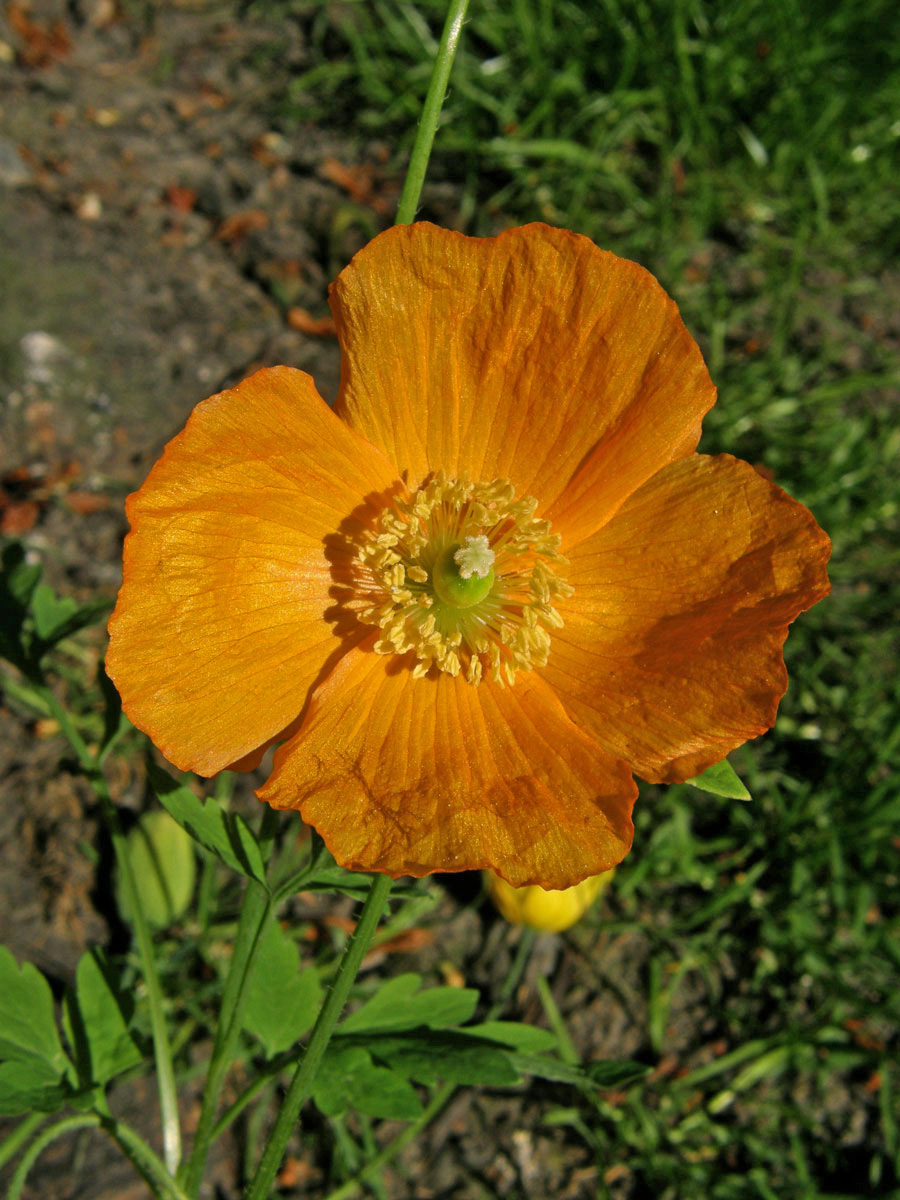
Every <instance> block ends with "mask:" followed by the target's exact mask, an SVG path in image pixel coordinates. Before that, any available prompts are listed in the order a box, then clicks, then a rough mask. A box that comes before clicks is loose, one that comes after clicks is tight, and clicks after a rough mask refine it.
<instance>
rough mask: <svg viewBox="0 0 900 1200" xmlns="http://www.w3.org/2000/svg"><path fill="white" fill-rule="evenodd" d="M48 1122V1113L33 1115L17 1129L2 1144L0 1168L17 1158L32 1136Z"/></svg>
mask: <svg viewBox="0 0 900 1200" xmlns="http://www.w3.org/2000/svg"><path fill="white" fill-rule="evenodd" d="M46 1120H47V1114H46V1113H31V1114H30V1115H29V1116H27V1117H25V1119H24V1120H23V1121H20V1122H19V1124H18V1125H17V1126H16V1127H15V1129H14V1130H13V1131H12V1133H11V1134H9V1136H8V1137H5V1138H4V1139H3V1141H2V1142H0V1168H2V1167H5V1166H6V1164H7V1163H8V1162H9V1160H10V1159H11V1158H15V1157H16V1155H17V1154H18V1153H19V1151H20V1150H21V1148H22V1147H23V1146H24V1145H25V1143H26V1142H27V1141H28V1139H29V1138H30V1137H31V1135H32V1134H33V1133H34V1132H35V1130H36V1129H38V1128H39V1127H40V1126H41V1125H43V1123H44V1122H45V1121H46Z"/></svg>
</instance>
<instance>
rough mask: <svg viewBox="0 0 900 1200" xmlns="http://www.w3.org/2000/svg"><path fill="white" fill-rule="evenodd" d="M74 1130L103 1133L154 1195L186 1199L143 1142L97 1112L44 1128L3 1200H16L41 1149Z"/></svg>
mask: <svg viewBox="0 0 900 1200" xmlns="http://www.w3.org/2000/svg"><path fill="white" fill-rule="evenodd" d="M41 1120H43V1116H41ZM23 1124H24V1122H23ZM76 1129H103V1130H105V1131H106V1132H107V1133H108V1134H109V1136H110V1137H111V1138H112V1139H113V1141H114V1142H115V1143H116V1145H117V1146H118V1147H119V1149H120V1150H121V1151H122V1153H123V1154H124V1155H125V1157H126V1158H127V1159H128V1160H129V1162H131V1163H132V1165H133V1166H134V1167H135V1168H136V1169H137V1171H138V1172H139V1174H140V1175H141V1176H142V1177H143V1178H144V1179H145V1180H146V1182H147V1183H148V1184H149V1185H150V1187H151V1188H152V1189H153V1191H154V1192H155V1193H156V1194H157V1195H158V1196H162V1197H165V1198H166V1200H188V1198H187V1196H186V1195H185V1194H184V1192H182V1191H181V1189H180V1188H179V1187H178V1185H177V1184H176V1183H175V1180H174V1179H173V1178H172V1176H171V1175H170V1174H169V1172H168V1171H167V1170H166V1168H165V1166H164V1165H163V1163H162V1162H161V1161H160V1159H159V1158H157V1156H156V1155H155V1154H154V1153H153V1151H152V1150H151V1149H150V1147H149V1146H148V1145H147V1143H146V1142H145V1141H144V1139H143V1138H142V1137H141V1136H140V1135H139V1134H137V1133H135V1131H134V1130H133V1129H131V1128H130V1127H129V1126H128V1125H123V1124H122V1123H121V1122H120V1121H116V1120H114V1119H113V1118H112V1117H109V1116H106V1115H104V1114H101V1113H85V1115H84V1116H81V1117H64V1118H63V1119H62V1120H61V1121H56V1122H55V1123H54V1124H53V1125H50V1126H48V1127H47V1128H46V1129H45V1130H44V1131H43V1133H42V1134H40V1136H39V1137H36V1138H35V1139H34V1141H33V1142H32V1143H31V1145H30V1146H29V1147H28V1149H27V1150H26V1152H25V1153H24V1154H23V1156H22V1158H21V1160H20V1162H19V1165H18V1167H17V1168H16V1171H15V1174H14V1175H13V1177H12V1181H11V1182H10V1185H9V1191H8V1192H7V1193H6V1200H19V1198H20V1196H21V1194H22V1189H23V1188H24V1186H25V1181H26V1179H27V1178H28V1173H29V1171H30V1170H31V1168H32V1167H33V1166H34V1164H35V1163H36V1162H37V1160H38V1158H39V1157H40V1155H41V1154H42V1153H43V1152H44V1150H46V1148H47V1147H48V1146H49V1145H50V1143H51V1142H55V1141H56V1139H57V1138H60V1137H63V1136H64V1135H65V1134H67V1133H72V1132H73V1131H74V1130H76Z"/></svg>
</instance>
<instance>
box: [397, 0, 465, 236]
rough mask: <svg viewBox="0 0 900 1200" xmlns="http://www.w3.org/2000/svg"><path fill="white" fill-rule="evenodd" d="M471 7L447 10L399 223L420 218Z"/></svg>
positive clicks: (454, 2) (456, 3)
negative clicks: (427, 175) (449, 84)
mask: <svg viewBox="0 0 900 1200" xmlns="http://www.w3.org/2000/svg"><path fill="white" fill-rule="evenodd" d="M468 7H469V0H451V2H450V5H449V7H448V9H447V19H446V20H445V22H444V32H443V33H442V34H441V44H440V45H439V46H438V52H437V56H436V57H435V60H434V68H433V70H432V73H431V82H430V83H429V85H428V94H427V96H426V97H425V104H424V106H423V108H422V116H421V118H420V120H419V128H418V131H417V132H416V140H415V143H414V145H413V149H412V155H411V156H410V160H409V167H408V168H407V171H406V180H405V181H404V184H403V192H402V194H401V196H400V203H399V205H398V206H397V221H396V224H398V225H409V224H411V223H412V222H413V221H414V220H415V219H416V209H417V208H418V207H419V196H420V195H421V194H422V184H423V183H424V182H425V172H426V171H427V169H428V159H429V156H430V154H431V146H432V143H433V142H434V135H435V132H436V131H437V126H438V121H439V120H440V116H441V108H442V106H443V103H444V97H445V95H446V94H447V81H448V80H449V78H450V68H451V67H452V66H453V59H454V57H455V55H456V50H457V47H458V46H459V39H460V35H461V34H462V27H463V21H464V20H465V16H466V9H467V8H468Z"/></svg>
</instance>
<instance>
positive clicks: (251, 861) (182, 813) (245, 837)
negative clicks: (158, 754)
mask: <svg viewBox="0 0 900 1200" xmlns="http://www.w3.org/2000/svg"><path fill="white" fill-rule="evenodd" d="M148 774H149V777H150V786H151V787H152V788H153V791H154V792H155V793H156V796H157V799H158V800H159V802H160V804H162V806H163V807H164V808H165V809H166V811H167V812H168V813H169V814H170V815H171V816H173V817H174V818H175V820H176V821H177V822H178V824H179V825H181V826H183V827H184V828H185V829H186V830H187V831H188V833H189V834H190V835H191V837H192V838H194V839H195V841H198V842H199V843H200V845H201V846H205V847H206V849H207V850H211V851H212V852H213V854H215V855H217V856H218V857H219V858H220V859H221V860H222V862H224V863H225V864H226V865H227V866H229V867H231V868H232V869H233V870H235V871H239V872H240V873H241V874H242V875H248V876H250V878H251V879H256V880H258V881H259V882H260V883H263V884H264V883H265V881H266V872H265V867H264V865H263V861H262V853H261V852H260V849H259V843H258V842H257V840H256V837H255V835H254V834H253V833H252V831H251V830H250V828H249V827H248V825H247V823H246V821H244V820H242V818H241V817H239V816H237V815H236V814H234V813H226V812H225V811H224V809H223V808H222V807H221V806H220V805H219V804H217V803H216V801H215V800H213V799H212V798H210V799H208V800H206V801H205V802H204V801H203V800H199V799H198V798H197V797H196V796H195V795H194V793H193V792H192V791H191V790H190V789H189V788H186V787H185V786H184V785H183V784H181V783H178V782H177V781H176V780H174V779H173V778H172V776H171V775H169V774H168V773H167V772H166V771H164V770H163V769H162V768H161V767H158V766H157V765H156V764H155V763H151V764H150V766H149V768H148Z"/></svg>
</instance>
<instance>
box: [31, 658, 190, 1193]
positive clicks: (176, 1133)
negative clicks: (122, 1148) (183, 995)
mask: <svg viewBox="0 0 900 1200" xmlns="http://www.w3.org/2000/svg"><path fill="white" fill-rule="evenodd" d="M30 682H31V683H32V684H33V685H34V686H35V688H37V689H38V690H39V691H40V694H41V696H42V697H43V699H44V701H45V702H46V704H47V707H48V708H49V709H50V711H51V712H52V714H53V716H54V717H55V718H56V721H57V723H58V724H59V728H60V730H61V732H62V733H63V735H64V736H65V737H66V739H67V741H68V742H69V745H70V746H71V747H72V749H73V750H74V751H75V753H76V755H77V756H78V762H79V765H80V766H81V769H82V771H83V772H84V774H85V775H86V776H87V778H88V779H89V780H90V783H91V786H92V787H93V789H94V794H95V795H96V797H97V799H98V800H99V801H100V810H101V812H102V814H103V819H104V821H105V823H106V827H107V829H108V831H109V835H110V838H111V840H112V844H113V852H114V854H115V857H116V865H117V867H118V869H119V876H120V878H121V881H122V890H123V893H124V896H125V903H126V905H127V906H128V911H129V915H130V919H131V923H132V925H133V927H134V935H135V941H136V942H137V947H138V954H139V956H140V960H141V972H142V974H143V976H144V984H145V986H146V988H147V1000H148V1003H149V1007H150V1029H151V1033H152V1036H153V1054H154V1059H155V1062H156V1079H157V1085H158V1087H159V1107H160V1118H161V1121H162V1133H163V1156H164V1158H165V1162H166V1167H167V1169H168V1170H169V1171H170V1172H171V1173H172V1174H174V1173H175V1170H176V1168H177V1167H178V1162H179V1160H180V1158H181V1126H180V1124H179V1119H178V1093H177V1090H176V1088H175V1070H174V1067H173V1065H172V1051H171V1047H170V1045H169V1034H168V1031H167V1029H166V1017H165V1011H164V1009H163V996H162V988H161V987H160V983H159V974H158V973H157V970H156V958H155V956H154V954H153V938H152V937H151V934H150V927H149V925H148V924H147V920H146V918H145V916H144V910H143V908H142V907H141V903H140V895H139V892H138V887H137V880H136V879H135V876H134V871H133V870H132V867H131V858H130V856H129V853H128V843H127V842H126V840H125V834H124V833H123V832H122V824H121V822H120V821H119V812H118V809H117V808H116V806H115V804H114V802H113V798H112V796H111V795H110V793H109V787H108V785H107V783H106V777H105V776H104V774H103V771H102V769H101V767H100V764H99V762H98V760H97V758H96V757H95V756H94V755H93V754H92V753H91V751H90V749H89V748H88V746H87V745H86V743H85V741H84V739H83V738H82V736H81V734H80V733H79V732H78V730H77V729H76V728H75V726H74V724H73V722H72V719H71V717H70V716H69V714H68V712H67V711H66V709H65V708H64V707H63V705H62V704H60V702H59V701H58V700H57V699H56V696H55V695H54V694H53V692H52V691H51V689H50V688H49V687H48V686H47V684H46V683H45V682H44V681H43V680H42V679H40V678H37V677H34V676H32V677H31V678H30Z"/></svg>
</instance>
